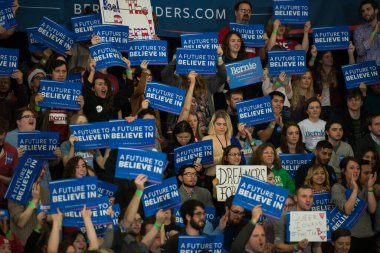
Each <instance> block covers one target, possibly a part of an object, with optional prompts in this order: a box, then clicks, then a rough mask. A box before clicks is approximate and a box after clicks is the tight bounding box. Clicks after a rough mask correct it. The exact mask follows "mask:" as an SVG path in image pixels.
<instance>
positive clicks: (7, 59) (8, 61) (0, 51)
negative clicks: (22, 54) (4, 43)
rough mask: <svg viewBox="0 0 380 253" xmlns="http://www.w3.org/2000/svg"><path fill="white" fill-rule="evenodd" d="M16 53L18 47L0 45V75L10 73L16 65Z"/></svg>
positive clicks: (17, 52) (17, 53)
mask: <svg viewBox="0 0 380 253" xmlns="http://www.w3.org/2000/svg"><path fill="white" fill-rule="evenodd" d="M18 55H19V50H18V49H12V48H4V47H0V75H2V76H10V75H12V73H13V71H15V70H16V69H17V67H18Z"/></svg>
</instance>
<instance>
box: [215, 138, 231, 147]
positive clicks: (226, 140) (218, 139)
mask: <svg viewBox="0 0 380 253" xmlns="http://www.w3.org/2000/svg"><path fill="white" fill-rule="evenodd" d="M215 137H216V138H217V139H218V141H219V143H220V146H222V149H223V150H224V149H225V148H227V146H228V145H227V138H225V139H226V146H223V144H222V142H221V141H220V139H219V137H218V136H217V135H215Z"/></svg>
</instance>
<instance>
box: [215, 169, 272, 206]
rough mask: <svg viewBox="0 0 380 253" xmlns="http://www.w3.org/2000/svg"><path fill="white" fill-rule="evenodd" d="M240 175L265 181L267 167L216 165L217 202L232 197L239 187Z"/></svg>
mask: <svg viewBox="0 0 380 253" xmlns="http://www.w3.org/2000/svg"><path fill="white" fill-rule="evenodd" d="M242 175H248V176H250V177H252V178H255V179H258V180H261V181H263V182H266V181H267V167H266V166H262V165H236V166H234V165H217V166H216V178H217V179H218V180H219V184H218V185H217V186H216V193H217V198H218V201H226V199H227V198H228V197H229V196H231V195H234V194H235V192H236V188H237V187H238V185H239V182H240V178H241V176H242Z"/></svg>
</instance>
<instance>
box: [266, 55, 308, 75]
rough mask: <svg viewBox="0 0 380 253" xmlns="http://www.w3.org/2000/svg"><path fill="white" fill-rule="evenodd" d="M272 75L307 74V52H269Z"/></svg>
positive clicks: (270, 72)
mask: <svg viewBox="0 0 380 253" xmlns="http://www.w3.org/2000/svg"><path fill="white" fill-rule="evenodd" d="M268 66H269V74H270V75H279V74H280V73H281V72H285V73H286V74H287V75H300V74H305V73H306V52H305V50H288V51H271V52H268Z"/></svg>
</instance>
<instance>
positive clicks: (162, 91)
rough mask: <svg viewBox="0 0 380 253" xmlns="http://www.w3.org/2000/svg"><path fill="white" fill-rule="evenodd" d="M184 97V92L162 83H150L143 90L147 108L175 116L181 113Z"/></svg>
mask: <svg viewBox="0 0 380 253" xmlns="http://www.w3.org/2000/svg"><path fill="white" fill-rule="evenodd" d="M185 96H186V90H183V89H179V88H176V87H172V86H169V85H166V84H162V83H155V82H150V83H147V85H146V88H145V98H146V99H148V100H149V106H151V107H152V108H155V109H157V110H161V111H165V112H170V113H173V114H176V115H179V114H181V112H182V107H183V103H184V101H185Z"/></svg>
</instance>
